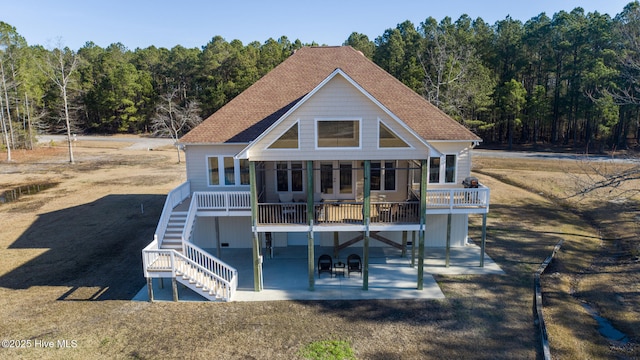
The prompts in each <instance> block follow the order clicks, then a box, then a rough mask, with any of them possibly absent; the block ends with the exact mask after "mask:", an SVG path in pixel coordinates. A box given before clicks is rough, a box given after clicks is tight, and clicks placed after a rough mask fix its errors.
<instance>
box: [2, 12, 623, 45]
mask: <svg viewBox="0 0 640 360" xmlns="http://www.w3.org/2000/svg"><path fill="white" fill-rule="evenodd" d="M629 2H630V0H582V1H578V0H437V1H433V0H421V1H402V2H401V1H393V0H384V1H383V0H370V1H360V0H358V1H350V0H324V1H311V2H308V1H292V0H281V1H267V0H262V1H254V0H242V1H238V0H236V1H234V0H226V1H218V0H213V1H194V0H178V1H166V0H155V1H136V0H128V1H123V0H108V1H93V0H84V1H78V0H55V1H48V0H47V1H45V0H41V1H37V0H20V1H11V2H10V3H6V4H4V5H3V6H2V13H0V21H4V22H6V23H8V24H10V25H12V26H14V27H16V29H17V31H18V33H19V34H20V35H22V36H23V37H24V38H25V39H26V40H27V42H28V44H29V45H43V46H45V47H52V46H54V45H56V44H57V43H58V42H61V43H62V44H63V45H65V46H69V47H70V48H72V49H74V50H77V49H79V48H80V47H82V46H83V45H84V44H85V43H86V42H87V41H93V42H94V43H95V44H96V45H98V46H100V47H106V46H108V45H110V44H112V43H115V42H120V43H122V44H124V45H125V46H126V47H127V48H129V49H131V50H134V49H136V48H145V47H148V46H151V45H154V46H156V47H165V48H172V47H173V46H175V45H182V46H184V47H188V48H191V47H198V48H199V47H202V46H204V45H205V44H207V43H208V42H209V40H211V38H212V37H214V36H215V35H221V36H222V37H224V38H225V39H226V40H227V41H231V40H234V39H239V40H241V41H242V42H243V43H244V44H245V45H246V44H248V43H249V42H251V41H259V42H261V43H262V42H264V41H265V40H267V39H269V38H270V37H271V38H274V39H277V38H279V37H280V36H282V35H285V36H287V37H288V38H289V40H291V41H293V40H295V39H300V41H302V42H303V43H311V42H312V41H315V42H316V43H318V44H327V45H341V44H342V43H343V42H344V41H345V40H346V39H347V38H348V37H349V35H350V34H351V33H352V32H354V31H356V32H359V33H363V34H366V35H367V36H369V39H371V40H374V39H375V38H376V37H377V36H379V35H382V33H383V32H384V31H385V30H386V29H388V28H393V27H395V26H396V25H397V24H399V23H401V22H403V21H405V20H410V21H411V22H413V24H414V25H416V26H418V25H419V24H420V23H421V22H422V21H424V20H425V19H426V18H427V17H429V16H431V17H433V18H435V19H437V20H438V21H440V20H441V19H442V18H444V17H445V16H449V17H451V18H452V19H453V20H456V19H458V18H459V17H460V15H462V14H467V15H469V16H470V17H471V18H473V19H475V18H477V17H481V18H482V19H483V20H484V21H485V22H488V23H489V24H494V23H495V22H496V21H498V20H502V19H504V18H505V17H506V16H511V17H512V18H514V19H517V20H521V21H522V22H526V21H527V20H529V19H531V18H532V17H534V16H537V15H539V14H540V13H542V12H545V13H547V15H548V16H549V17H552V16H553V14H555V13H557V12H558V11H560V10H565V11H568V12H569V11H571V10H573V9H574V8H576V7H582V8H583V9H584V10H585V12H594V11H598V12H600V13H606V14H609V15H611V16H612V17H613V16H615V15H616V14H618V13H620V12H621V11H622V10H623V8H624V6H625V5H626V4H628V3H629Z"/></svg>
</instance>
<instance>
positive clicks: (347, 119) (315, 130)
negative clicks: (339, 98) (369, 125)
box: [298, 117, 363, 150]
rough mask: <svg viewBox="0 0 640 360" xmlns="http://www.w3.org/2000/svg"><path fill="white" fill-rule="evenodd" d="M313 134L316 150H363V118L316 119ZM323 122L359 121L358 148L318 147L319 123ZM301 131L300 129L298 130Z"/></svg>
mask: <svg viewBox="0 0 640 360" xmlns="http://www.w3.org/2000/svg"><path fill="white" fill-rule="evenodd" d="M313 120H314V121H313V132H314V135H315V138H314V146H315V149H316V150H344V149H350V150H359V149H362V132H363V131H362V118H349V117H339V118H333V117H332V118H315V119H313ZM321 121H357V122H358V146H348V147H347V146H345V147H324V146H318V122H321ZM298 129H300V128H298Z"/></svg>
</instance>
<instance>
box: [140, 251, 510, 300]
mask: <svg viewBox="0 0 640 360" xmlns="http://www.w3.org/2000/svg"><path fill="white" fill-rule="evenodd" d="M208 250H209V251H211V253H212V254H213V255H214V256H215V255H216V250H215V249H208ZM362 250H363V249H362V247H349V248H348V249H347V250H345V251H343V253H342V254H341V256H340V258H334V261H338V260H340V261H343V262H344V261H345V260H346V257H347V255H348V254H350V253H356V254H362ZM480 252H481V250H480V247H479V246H477V245H475V244H468V245H467V246H465V247H461V248H455V249H451V253H450V266H449V267H447V266H446V264H445V260H444V259H445V249H437V248H434V249H431V248H429V249H427V250H426V251H425V261H424V272H425V276H424V278H423V284H424V287H423V289H422V290H418V289H417V288H416V279H417V276H418V275H417V274H418V271H417V270H418V269H417V268H416V267H412V266H411V255H410V254H407V256H405V257H403V256H402V252H401V250H398V249H395V248H391V247H382V248H371V249H370V254H369V288H368V290H363V289H362V281H363V279H362V277H361V276H360V274H359V273H351V274H350V275H351V276H348V275H346V274H345V276H341V275H339V276H333V277H332V276H330V275H329V274H326V273H323V274H322V275H321V276H320V277H318V273H317V270H316V271H315V274H314V276H315V286H314V289H313V290H310V289H309V282H308V276H307V267H308V259H307V247H306V246H289V247H286V248H276V249H275V250H274V255H273V258H267V257H265V258H264V260H263V263H262V268H263V271H262V273H263V282H264V284H263V290H262V291H260V292H256V291H255V290H254V279H253V276H254V275H253V273H254V269H253V262H252V257H251V254H252V253H251V249H231V248H228V249H222V251H221V254H220V258H221V259H222V260H223V261H225V262H227V263H228V264H229V265H231V266H233V267H235V268H236V269H237V270H238V280H239V282H238V289H237V292H236V295H235V297H234V299H233V300H234V301H277V300H365V299H442V298H444V294H443V293H442V291H441V290H440V288H439V286H438V284H437V283H436V281H435V279H434V278H433V276H432V275H435V274H450V275H465V274H478V275H481V274H503V271H502V270H501V269H500V267H499V266H498V265H497V264H496V263H495V262H494V261H493V260H492V259H491V258H490V257H489V256H488V255H486V254H485V256H484V266H483V267H480V266H479V257H480ZM314 253H315V254H316V256H315V258H314V263H317V258H318V256H319V255H321V254H330V255H331V254H333V248H331V247H321V246H316V247H315V249H314ZM415 263H416V264H417V261H416V262H415ZM155 281H159V280H157V279H156V280H155ZM153 288H154V298H155V300H156V301H172V300H173V298H172V293H171V286H170V282H169V281H165V284H164V287H163V288H162V287H161V286H160V285H159V284H157V285H154V287H153ZM179 291H180V294H179V298H180V300H181V301H204V300H203V298H202V297H200V296H199V295H197V294H195V293H193V292H191V291H190V290H188V289H185V288H181V289H180V290H179ZM134 300H140V301H147V300H148V299H147V289H146V287H145V288H143V289H142V290H141V291H140V292H139V293H138V295H136V297H135V298H134Z"/></svg>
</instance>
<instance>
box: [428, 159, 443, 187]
mask: <svg viewBox="0 0 640 360" xmlns="http://www.w3.org/2000/svg"><path fill="white" fill-rule="evenodd" d="M429 182H430V183H439V182H440V158H439V157H432V158H430V159H429Z"/></svg>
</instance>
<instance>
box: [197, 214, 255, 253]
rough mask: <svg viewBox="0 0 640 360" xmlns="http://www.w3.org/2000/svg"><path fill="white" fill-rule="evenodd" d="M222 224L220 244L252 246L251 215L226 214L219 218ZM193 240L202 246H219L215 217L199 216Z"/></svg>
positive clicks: (242, 246)
mask: <svg viewBox="0 0 640 360" xmlns="http://www.w3.org/2000/svg"><path fill="white" fill-rule="evenodd" d="M218 223H219V224H220V229H219V234H220V244H221V245H222V244H223V243H227V244H229V246H228V247H230V248H250V247H251V246H252V245H251V241H252V238H253V234H252V233H251V218H250V217H233V216H224V217H219V218H218ZM193 242H194V243H195V244H196V245H198V246H199V247H201V248H205V249H215V248H217V246H218V239H216V226H215V218H214V217H197V221H196V226H195V229H194V232H193Z"/></svg>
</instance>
